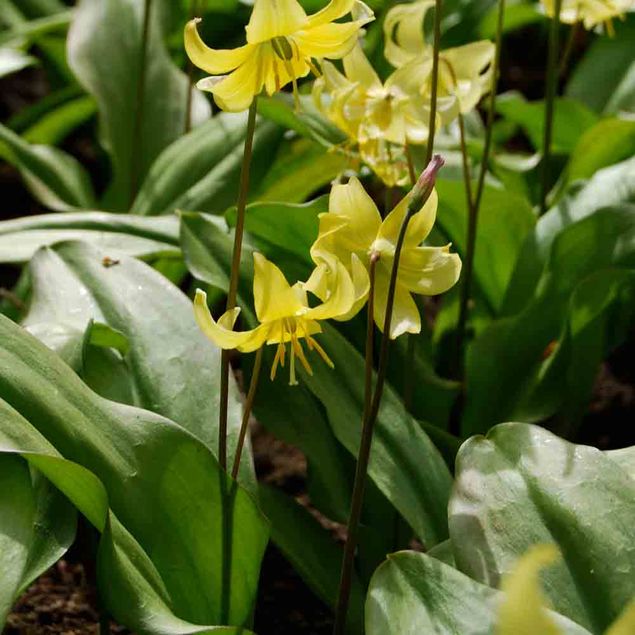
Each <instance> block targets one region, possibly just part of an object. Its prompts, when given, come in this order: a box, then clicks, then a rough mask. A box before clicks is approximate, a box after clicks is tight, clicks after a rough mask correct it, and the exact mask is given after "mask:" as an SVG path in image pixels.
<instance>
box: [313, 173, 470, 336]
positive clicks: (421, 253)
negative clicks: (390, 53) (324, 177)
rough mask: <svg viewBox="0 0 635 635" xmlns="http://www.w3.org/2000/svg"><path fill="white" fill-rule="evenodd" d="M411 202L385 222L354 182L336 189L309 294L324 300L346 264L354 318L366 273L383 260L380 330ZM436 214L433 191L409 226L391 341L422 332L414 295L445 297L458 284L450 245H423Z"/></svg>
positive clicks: (378, 279)
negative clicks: (372, 263) (331, 280)
mask: <svg viewBox="0 0 635 635" xmlns="http://www.w3.org/2000/svg"><path fill="white" fill-rule="evenodd" d="M409 199H410V195H409V196H406V197H405V198H404V199H403V200H402V201H401V202H400V203H399V204H398V205H397V206H396V207H395V208H394V209H393V210H392V212H390V214H389V215H388V216H387V217H386V218H385V220H384V221H383V222H382V219H381V216H380V215H379V211H378V210H377V207H376V205H375V203H374V202H373V200H372V199H371V198H370V196H368V194H367V193H366V191H365V190H364V188H363V187H362V185H361V183H360V182H359V181H358V180H357V179H356V178H352V179H351V180H350V181H349V182H348V184H346V185H335V186H333V188H332V189H331V196H330V199H329V211H328V212H327V213H325V214H321V215H320V231H319V235H318V238H317V240H316V241H315V243H314V244H313V246H312V247H311V257H312V258H313V261H314V262H315V263H316V265H317V267H316V269H315V271H314V272H313V274H312V276H311V278H309V280H308V281H307V282H306V283H305V288H306V289H308V290H310V291H312V292H313V293H315V295H317V296H318V297H320V298H321V299H323V300H324V299H325V297H327V290H328V288H329V282H328V278H329V276H331V277H332V278H335V276H336V271H334V270H333V259H335V260H336V261H339V262H341V263H344V265H345V266H346V268H347V269H348V271H349V273H350V274H351V277H352V279H353V281H354V287H355V302H354V304H353V306H352V307H351V312H353V311H355V310H359V309H360V308H361V306H362V305H363V303H364V301H365V300H366V297H367V294H368V291H367V289H368V267H369V265H370V259H371V255H373V254H374V255H375V257H378V258H379V260H378V261H377V264H376V270H375V303H374V305H375V306H374V310H375V314H374V319H375V323H376V324H377V326H378V327H379V328H380V329H381V328H382V327H383V323H384V316H385V312H386V300H387V295H388V286H389V282H390V272H391V270H392V265H393V260H394V254H395V246H396V242H397V236H398V235H399V230H400V228H401V224H402V222H403V219H404V216H405V214H406V211H407V206H408V201H409ZM436 209H437V195H436V192H435V191H433V192H432V194H431V196H430V198H429V199H428V201H427V202H426V203H425V204H424V205H423V207H422V208H421V209H420V210H419V211H418V212H416V213H415V214H414V215H413V216H412V218H411V220H410V223H409V224H408V230H407V232H406V237H405V240H404V244H403V249H402V252H401V257H400V260H399V270H398V275H397V287H396V291H395V302H394V309H393V318H392V323H391V329H390V337H391V338H392V339H394V338H396V337H398V336H399V335H401V334H403V333H406V332H408V333H418V332H419V331H420V330H421V318H420V316H419V310H418V309H417V305H416V303H415V301H414V299H413V297H412V294H413V293H416V294H421V295H436V294H439V293H443V292H444V291H447V290H448V289H449V288H450V287H452V285H454V284H455V283H456V281H457V280H458V278H459V274H460V271H461V260H460V258H459V256H458V255H457V254H451V253H450V250H449V245H448V246H445V247H425V246H422V245H421V243H422V241H423V240H424V239H425V238H426V237H427V235H428V234H429V233H430V230H431V229H432V226H433V225H434V221H435V218H436ZM364 290H366V291H365V292H364V293H363V295H362V292H363V291H364ZM349 316H350V313H349Z"/></svg>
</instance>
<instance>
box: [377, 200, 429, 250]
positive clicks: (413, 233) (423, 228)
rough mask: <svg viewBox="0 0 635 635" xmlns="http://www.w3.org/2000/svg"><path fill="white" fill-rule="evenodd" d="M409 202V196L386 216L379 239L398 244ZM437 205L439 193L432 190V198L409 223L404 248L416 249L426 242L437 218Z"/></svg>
mask: <svg viewBox="0 0 635 635" xmlns="http://www.w3.org/2000/svg"><path fill="white" fill-rule="evenodd" d="M409 200H410V197H409V196H406V197H404V198H403V199H401V201H400V202H399V203H398V204H397V206H396V207H395V209H393V210H392V212H390V214H388V216H386V218H385V219H384V222H383V223H382V224H381V228H380V230H379V233H378V236H377V238H378V239H380V240H386V241H388V242H390V243H392V244H396V243H397V238H398V237H399V231H400V230H401V225H402V224H403V220H404V217H405V215H406V211H407V209H408V201H409ZM437 203H438V196H437V191H436V190H432V193H431V194H430V197H429V198H428V200H427V201H426V202H425V204H424V205H423V207H422V208H421V209H420V210H419V211H418V212H416V213H415V214H414V215H413V216H412V218H411V219H410V222H409V223H408V229H407V231H406V237H405V240H404V248H406V249H407V248H409V247H414V246H416V245H418V244H419V243H421V242H422V241H423V240H425V238H426V236H427V235H428V234H429V233H430V230H431V229H432V226H433V225H434V221H435V220H436V217H437Z"/></svg>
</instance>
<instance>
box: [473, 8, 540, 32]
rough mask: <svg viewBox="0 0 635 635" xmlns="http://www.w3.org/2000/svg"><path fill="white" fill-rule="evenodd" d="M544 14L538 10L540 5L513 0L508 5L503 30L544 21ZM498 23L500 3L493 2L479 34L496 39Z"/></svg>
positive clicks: (506, 30) (512, 29)
mask: <svg viewBox="0 0 635 635" xmlns="http://www.w3.org/2000/svg"><path fill="white" fill-rule="evenodd" d="M544 19H545V16H544V14H543V13H542V12H541V11H539V10H538V5H536V4H535V3H533V2H527V1H526V0H516V1H514V0H512V2H510V3H509V4H508V5H507V6H506V7H505V13H504V19H503V32H504V33H508V32H510V31H515V30H516V29H519V28H521V27H524V26H528V25H529V24H534V23H535V22H542V21H543V20H544ZM497 23H498V4H497V3H493V5H492V7H491V8H490V10H489V11H488V12H487V13H486V14H485V16H483V19H482V20H481V24H480V25H479V35H480V37H481V38H483V39H487V40H494V39H495V38H496V27H497Z"/></svg>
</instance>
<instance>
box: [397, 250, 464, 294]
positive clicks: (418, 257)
mask: <svg viewBox="0 0 635 635" xmlns="http://www.w3.org/2000/svg"><path fill="white" fill-rule="evenodd" d="M460 275H461V258H459V255H458V254H452V253H450V250H449V248H448V247H414V248H411V249H404V250H403V251H402V252H401V258H400V259H399V274H398V279H399V283H400V284H402V285H403V286H404V287H406V288H407V289H408V290H409V291H412V292H413V293H419V294H422V295H438V294H439V293H444V292H445V291H447V290H448V289H450V288H451V287H453V286H454V285H455V284H456V283H457V281H458V279H459V276H460Z"/></svg>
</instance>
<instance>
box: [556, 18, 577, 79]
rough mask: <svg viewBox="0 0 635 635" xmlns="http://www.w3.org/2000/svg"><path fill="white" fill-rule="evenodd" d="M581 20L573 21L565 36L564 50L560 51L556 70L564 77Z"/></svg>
mask: <svg viewBox="0 0 635 635" xmlns="http://www.w3.org/2000/svg"><path fill="white" fill-rule="evenodd" d="M580 28H581V22H574V23H573V24H572V25H571V28H570V29H569V36H568V37H567V43H566V44H565V47H564V52H563V53H562V58H561V60H560V68H559V70H558V72H559V74H560V77H564V75H565V73H566V72H567V68H568V67H569V62H570V61H571V55H572V54H573V49H574V48H575V41H576V40H577V38H578V33H580Z"/></svg>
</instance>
